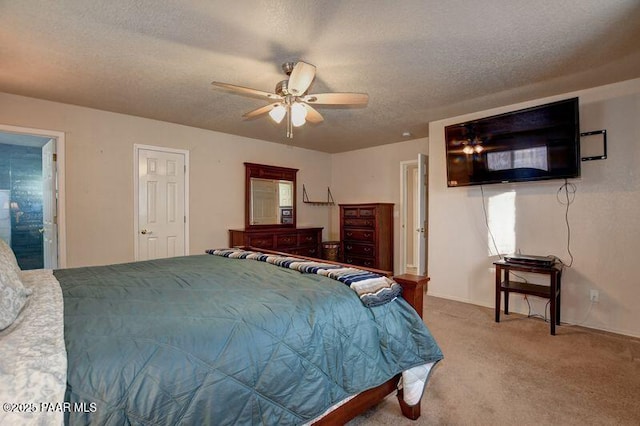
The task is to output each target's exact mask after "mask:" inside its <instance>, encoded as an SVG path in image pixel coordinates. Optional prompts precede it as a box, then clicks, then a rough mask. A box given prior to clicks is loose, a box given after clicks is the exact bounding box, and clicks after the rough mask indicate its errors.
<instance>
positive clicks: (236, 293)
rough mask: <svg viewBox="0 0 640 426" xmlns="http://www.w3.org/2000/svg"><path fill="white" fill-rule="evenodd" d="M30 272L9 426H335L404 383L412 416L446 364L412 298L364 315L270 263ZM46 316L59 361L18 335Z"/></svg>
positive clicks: (337, 287)
mask: <svg viewBox="0 0 640 426" xmlns="http://www.w3.org/2000/svg"><path fill="white" fill-rule="evenodd" d="M270 257H271V255H270ZM307 260H308V259H307ZM289 264H290V262H289ZM20 275H21V277H22V279H23V282H24V284H25V287H26V288H27V289H28V290H31V292H32V294H31V295H29V296H28V301H27V303H26V306H25V307H24V308H23V309H22V311H21V312H20V314H19V315H18V318H17V319H16V321H15V322H14V323H13V324H12V325H11V326H10V327H8V328H6V329H5V330H3V331H2V332H0V348H2V349H1V350H2V352H11V353H12V354H14V356H13V358H11V359H12V361H11V362H12V363H13V364H12V365H11V366H7V364H6V363H5V361H4V360H3V361H2V373H3V376H2V383H0V385H4V384H5V382H12V383H13V384H12V389H10V390H6V391H0V398H2V402H5V401H6V402H9V403H16V404H18V403H22V404H32V405H25V406H23V407H15V408H14V407H9V408H12V410H8V411H9V412H6V411H7V410H5V412H3V413H0V423H2V424H5V422H8V421H13V420H16V419H18V420H20V422H21V423H24V422H30V423H33V424H52V423H53V424H55V423H58V424H60V423H62V422H63V421H64V422H65V423H67V424H72V425H75V424H100V425H102V424H105V425H111V424H114V425H115V424H172V425H173V424H185V425H187V424H216V425H217V424H221V425H222V424H278V425H280V424H314V423H316V424H322V423H323V422H324V423H331V424H335V422H344V421H346V420H348V419H350V418H352V417H353V416H354V415H356V414H357V413H358V412H360V411H361V410H363V409H365V408H367V407H369V406H370V405H371V404H373V403H375V402H377V401H379V400H380V399H381V398H382V397H384V396H385V395H387V394H388V393H390V392H392V391H394V390H395V388H396V387H397V385H398V382H399V381H404V384H403V385H402V386H403V388H404V394H405V396H404V397H402V394H401V396H400V399H401V400H402V401H401V407H403V412H404V413H405V415H408V416H410V417H411V416H413V417H415V416H416V413H418V415H419V411H416V410H418V409H419V406H420V404H419V403H420V398H421V396H422V392H423V390H424V385H425V384H426V383H427V382H428V379H429V376H430V374H431V371H432V370H433V366H434V365H435V364H436V363H437V362H438V361H439V360H441V359H442V353H441V352H440V349H439V348H438V346H437V344H436V342H435V341H434V339H433V338H432V336H431V334H430V333H429V331H428V330H427V328H426V327H425V325H424V323H423V321H422V320H421V318H420V316H419V315H418V314H417V312H416V311H415V310H414V308H413V307H412V306H411V305H410V304H409V303H407V301H406V300H404V298H402V297H392V298H391V299H390V300H388V301H382V302H381V301H376V302H375V303H373V304H372V305H371V306H366V305H365V303H363V300H364V299H363V298H362V297H359V296H362V294H359V293H358V292H356V291H354V290H353V286H349V285H345V284H344V283H343V282H340V281H338V280H336V279H332V278H329V277H327V276H324V275H322V274H318V273H302V272H300V270H296V269H292V268H290V267H288V266H286V265H285V266H283V265H277V264H274V263H273V262H272V263H269V262H266V261H259V260H255V259H247V258H232V257H229V256H221V255H211V254H203V255H193V256H186V257H178V258H171V259H161V260H152V261H145V262H135V263H127V264H119V265H108V266H98V267H86V268H74V269H64V270H57V271H54V272H53V274H52V273H51V271H38V272H22V273H20ZM40 302H44V306H40V305H42V303H40ZM62 304H64V316H62V309H61V306H62ZM42 309H44V310H45V311H46V312H48V314H47V315H49V316H50V317H51V316H52V317H51V318H50V319H48V320H46V321H43V322H46V323H47V324H46V325H47V326H49V327H51V329H50V330H47V331H45V332H44V335H45V336H46V337H47V340H51V341H50V342H49V341H47V342H46V343H47V346H51V349H50V353H49V352H47V351H44V350H43V349H42V347H43V346H44V344H42V345H41V344H40V340H42V339H40V338H36V340H34V338H33V337H31V338H26V339H25V338H21V337H20V338H19V337H16V336H17V335H18V334H21V333H20V332H23V331H26V332H28V333H34V332H35V333H36V334H38V335H40V336H42V335H43V330H42V328H41V327H42V326H43V325H42V324H35V325H34V324H32V323H31V322H32V320H34V318H40V317H41V312H42ZM62 327H64V328H62ZM25 328H26V329H27V330H24V329H25ZM63 329H64V333H63V332H62V330H63ZM62 338H63V339H64V340H63V343H62V344H61V339H62ZM39 339H40V340H39ZM6 341H9V345H7V344H5V342H6ZM34 346H36V347H38V348H39V350H40V351H42V352H43V355H44V356H45V358H46V360H45V361H43V360H41V359H40V360H38V361H37V362H35V364H38V363H39V365H40V367H37V368H36V367H34V361H33V360H30V359H29V357H25V356H24V354H25V353H29V351H33V347H34ZM48 350H49V349H48ZM2 355H5V354H4V353H3V354H0V356H2ZM34 358H38V357H37V356H35V357H34ZM65 358H66V363H65V362H64V360H65ZM42 365H46V367H47V368H42V367H41V366H42ZM409 382H411V383H409ZM34 383H36V384H37V383H42V386H40V385H38V386H33V387H32V385H33V384H34ZM410 385H411V387H410ZM3 388H4V386H3ZM35 388H37V390H35ZM25 389H28V391H27V390H25ZM21 392H22V393H21ZM63 394H64V395H63ZM407 394H411V396H410V397H409V398H408V402H407V401H405V400H407ZM63 401H64V402H63ZM27 411H32V412H27ZM345 413H346V414H345ZM2 416H4V417H2ZM22 420H24V421H22Z"/></svg>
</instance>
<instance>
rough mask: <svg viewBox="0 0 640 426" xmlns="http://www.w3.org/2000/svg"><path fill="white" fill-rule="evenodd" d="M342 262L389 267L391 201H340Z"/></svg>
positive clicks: (371, 266)
mask: <svg viewBox="0 0 640 426" xmlns="http://www.w3.org/2000/svg"><path fill="white" fill-rule="evenodd" d="M340 241H341V246H342V250H341V251H342V260H343V261H344V263H348V264H353V265H358V266H365V267H368V268H375V269H383V270H387V271H392V270H393V204H392V203H369V204H340Z"/></svg>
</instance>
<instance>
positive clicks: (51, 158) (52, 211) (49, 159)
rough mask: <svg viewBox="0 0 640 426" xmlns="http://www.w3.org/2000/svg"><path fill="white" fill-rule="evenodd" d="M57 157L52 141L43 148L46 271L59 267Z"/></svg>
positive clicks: (43, 243)
mask: <svg viewBox="0 0 640 426" xmlns="http://www.w3.org/2000/svg"><path fill="white" fill-rule="evenodd" d="M56 156H57V154H56V141H55V139H51V140H50V141H49V142H47V143H46V144H45V145H44V146H43V147H42V228H41V229H40V232H41V233H42V249H43V254H44V268H45V269H55V268H57V267H58V229H57V226H58V225H57V210H58V206H57V193H58V188H57V185H56Z"/></svg>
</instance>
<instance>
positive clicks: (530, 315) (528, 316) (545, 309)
mask: <svg viewBox="0 0 640 426" xmlns="http://www.w3.org/2000/svg"><path fill="white" fill-rule="evenodd" d="M524 300H525V302H527V306H528V307H529V313H528V314H527V318H540V319H541V320H544V322H549V319H548V317H547V308H548V307H549V303H551V300H549V301H548V302H547V304H546V305H545V306H544V316H542V315H540V314H532V313H531V303H529V298H528V297H527V295H526V294H525V295H524Z"/></svg>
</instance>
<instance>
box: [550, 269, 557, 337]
mask: <svg viewBox="0 0 640 426" xmlns="http://www.w3.org/2000/svg"><path fill="white" fill-rule="evenodd" d="M549 291H550V292H551V294H550V295H549V300H550V301H551V309H550V313H551V320H550V321H549V322H550V323H551V335H552V336H555V334H556V321H557V317H558V315H557V314H558V305H557V301H558V299H557V297H556V291H557V280H556V274H555V273H552V274H551V286H550V288H549Z"/></svg>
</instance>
